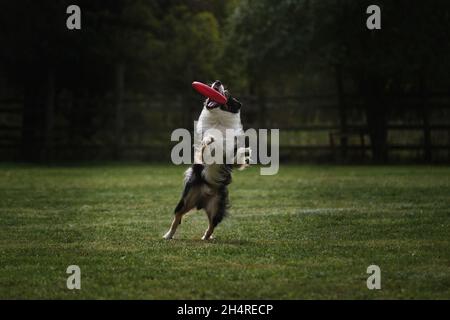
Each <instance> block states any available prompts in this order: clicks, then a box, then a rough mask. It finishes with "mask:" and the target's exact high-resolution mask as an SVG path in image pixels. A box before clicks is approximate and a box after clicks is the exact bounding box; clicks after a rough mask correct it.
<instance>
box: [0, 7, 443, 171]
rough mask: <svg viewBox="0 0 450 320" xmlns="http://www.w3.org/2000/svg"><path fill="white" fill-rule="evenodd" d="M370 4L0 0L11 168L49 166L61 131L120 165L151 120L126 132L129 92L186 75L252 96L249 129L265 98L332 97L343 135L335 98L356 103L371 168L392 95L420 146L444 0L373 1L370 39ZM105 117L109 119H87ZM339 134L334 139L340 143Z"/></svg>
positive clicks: (165, 85) (152, 94) (438, 88)
mask: <svg viewBox="0 0 450 320" xmlns="http://www.w3.org/2000/svg"><path fill="white" fill-rule="evenodd" d="M71 4H76V5H78V6H79V7H80V8H81V21H82V22H81V26H82V27H81V30H68V29H67V28H66V19H67V17H68V16H69V15H68V14H67V13H66V8H67V7H68V6H69V5H71ZM371 4H374V3H373V1H365V0H326V1H323V0H320V1H319V0H297V1H292V0H279V1H272V0H257V1H251V0H242V1H220V0H184V1H182V0H154V1H143V0H111V1H92V0H90V1H88V0H84V1H75V2H74V1H63V0H41V1H32V0H28V1H27V0H17V1H2V3H1V5H0V43H1V50H0V99H3V100H5V101H7V100H8V99H10V98H11V99H19V100H18V101H20V103H21V105H22V108H21V112H20V118H21V120H20V135H19V140H18V141H17V142H16V146H17V147H18V149H19V152H18V156H17V157H16V159H18V160H26V161H36V160H41V161H42V160H43V161H46V160H51V159H52V158H53V155H52V150H53V149H54V148H53V147H54V145H55V141H57V140H58V135H59V133H58V131H57V130H56V129H55V128H56V127H58V126H60V125H61V124H63V127H64V128H65V129H64V130H65V131H67V132H71V133H70V134H69V136H70V138H69V139H68V140H64V142H63V143H64V144H67V145H76V144H80V143H82V142H85V141H91V142H92V141H94V140H95V141H96V142H100V143H102V144H105V145H108V146H112V148H113V149H114V150H113V153H112V154H113V156H114V157H115V158H120V154H121V150H122V147H123V145H124V144H127V143H129V142H128V141H127V140H126V139H125V138H124V130H125V127H126V126H131V127H132V126H133V125H134V124H135V125H136V126H138V124H139V123H140V121H141V122H142V119H144V118H148V117H152V116H153V115H154V113H153V112H154V110H152V109H151V108H148V109H142V110H141V111H139V112H136V113H135V115H134V116H135V118H134V120H133V119H131V120H130V119H128V120H127V124H126V123H125V120H124V119H125V116H124V113H125V112H126V110H125V109H126V108H127V107H129V104H127V103H126V102H125V101H126V100H127V99H128V98H129V97H144V96H145V97H147V99H150V100H152V99H154V100H155V101H156V100H157V99H159V97H164V99H166V100H170V99H178V98H179V97H189V96H190V95H192V92H191V91H192V90H191V88H190V83H191V82H192V81H193V80H200V81H205V82H206V81H211V80H214V79H216V78H220V79H221V80H222V81H223V82H224V83H227V84H232V87H233V91H234V92H237V93H239V94H240V95H246V96H252V97H255V101H257V102H258V103H257V105H258V108H260V110H259V116H260V117H261V121H260V122H259V124H260V126H264V118H265V110H264V108H265V104H264V100H265V99H266V98H268V97H273V96H298V95H304V94H315V95H321V94H325V93H330V92H331V93H333V94H336V96H337V97H338V103H337V104H336V108H337V109H338V114H339V124H340V130H341V131H342V132H343V133H345V132H346V131H348V130H350V129H349V125H348V121H347V118H348V112H349V110H348V108H347V101H346V97H347V96H348V95H353V96H356V97H358V98H359V99H360V100H361V101H362V103H361V104H360V108H361V112H362V113H363V114H364V116H365V119H366V120H365V121H366V123H365V126H366V129H367V132H368V135H369V137H370V146H371V151H372V155H373V157H374V159H375V160H376V161H379V162H386V161H387V160H388V115H389V113H390V112H392V109H393V108H395V107H396V106H395V105H394V104H393V103H392V102H391V101H392V99H391V97H395V96H409V97H412V98H414V99H416V100H415V101H417V103H416V105H417V106H416V111H418V112H419V114H421V116H422V118H423V119H422V120H423V124H424V140H425V142H424V143H425V144H427V143H428V144H430V139H431V136H430V131H429V130H427V125H429V121H428V118H429V110H428V109H429V108H428V104H427V103H426V101H427V97H428V96H430V95H432V94H436V93H439V94H444V95H450V92H449V88H450V74H449V70H450V68H449V67H450V65H449V58H448V57H449V56H450V37H449V36H450V34H449V33H450V2H448V1H445V0H432V1H406V0H399V1H384V0H379V1H376V4H377V5H379V6H380V8H381V15H382V29H381V30H368V29H367V27H366V19H367V17H368V15H367V14H366V8H367V7H368V6H369V5H371ZM181 99H182V98H181ZM105 101H108V102H107V103H105ZM105 109H107V110H105ZM0 111H1V110H0ZM105 112H106V113H107V114H108V115H109V116H108V117H101V116H99V115H103V114H105ZM155 114H156V113H155ZM405 118H407V112H406V113H405ZM5 119H9V118H4V119H3V123H1V124H0V125H4V126H5V127H8V123H6V122H8V121H7V120H5ZM130 121H131V123H130ZM133 121H135V122H133ZM286 121H292V119H286ZM100 128H102V130H103V131H102V135H99V134H98V131H99V130H100ZM105 128H106V129H105ZM2 132H3V131H2ZM1 134H2V133H0V135H1ZM346 139H347V138H346V135H345V134H343V135H342V136H341V141H340V144H341V145H343V146H345V145H346V144H347V140H346ZM426 153H427V152H426ZM430 157H431V155H427V154H425V158H428V160H430Z"/></svg>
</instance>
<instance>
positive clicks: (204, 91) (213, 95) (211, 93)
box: [192, 81, 227, 104]
mask: <svg viewBox="0 0 450 320" xmlns="http://www.w3.org/2000/svg"><path fill="white" fill-rule="evenodd" d="M192 88H194V89H195V90H196V91H197V92H198V93H200V94H201V95H203V96H205V97H207V98H210V99H211V100H213V101H215V102H217V103H219V104H225V103H227V98H226V97H225V96H224V95H223V94H221V93H220V92H219V91H217V90H215V89H213V88H211V87H210V86H208V85H206V84H204V83H201V82H198V81H194V82H192Z"/></svg>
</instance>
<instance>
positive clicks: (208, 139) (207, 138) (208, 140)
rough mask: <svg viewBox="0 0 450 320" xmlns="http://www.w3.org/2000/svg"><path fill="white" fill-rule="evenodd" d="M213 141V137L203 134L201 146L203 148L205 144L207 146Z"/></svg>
mask: <svg viewBox="0 0 450 320" xmlns="http://www.w3.org/2000/svg"><path fill="white" fill-rule="evenodd" d="M213 142H214V137H213V136H209V135H208V136H205V137H204V138H203V140H202V147H203V148H205V147H207V146H209V145H210V144H211V143H213Z"/></svg>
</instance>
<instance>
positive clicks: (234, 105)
mask: <svg viewBox="0 0 450 320" xmlns="http://www.w3.org/2000/svg"><path fill="white" fill-rule="evenodd" d="M227 106H228V108H229V110H230V111H231V112H233V113H238V112H239V110H240V109H241V107H242V103H240V102H239V101H238V100H237V99H235V98H233V97H232V96H229V97H228V100H227Z"/></svg>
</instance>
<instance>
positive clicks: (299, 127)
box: [0, 94, 450, 163]
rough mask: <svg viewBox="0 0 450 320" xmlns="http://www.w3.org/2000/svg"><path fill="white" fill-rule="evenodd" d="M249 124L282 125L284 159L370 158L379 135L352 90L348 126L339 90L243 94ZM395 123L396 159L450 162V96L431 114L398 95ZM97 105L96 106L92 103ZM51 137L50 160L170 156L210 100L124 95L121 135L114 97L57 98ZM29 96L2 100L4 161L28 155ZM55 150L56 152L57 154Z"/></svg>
mask: <svg viewBox="0 0 450 320" xmlns="http://www.w3.org/2000/svg"><path fill="white" fill-rule="evenodd" d="M241 101H242V102H243V109H242V120H243V124H244V127H245V128H255V129H259V128H267V129H271V128H274V129H280V157H281V161H294V162H299V161H328V162H330V161H338V162H370V161H371V159H372V151H371V150H372V149H371V139H370V136H369V134H368V130H367V125H366V119H365V113H364V108H363V102H362V101H361V100H360V99H359V98H358V97H353V96H347V97H346V99H345V101H346V125H345V132H343V130H342V118H341V117H340V115H339V109H338V107H337V103H338V99H337V97H336V96H335V95H317V96H297V97H270V98H265V99H263V100H262V99H258V98H254V97H242V98H241ZM389 101H390V102H389V103H390V105H391V106H392V107H391V108H390V109H389V115H388V121H387V130H388V152H389V159H390V161H392V162H397V161H402V162H418V161H426V162H440V163H449V162H450V107H449V106H450V96H447V95H439V94H435V95H430V96H429V97H428V98H427V105H426V110H427V112H426V114H427V116H426V118H424V113H423V108H420V107H418V106H419V105H420V103H421V102H420V99H419V98H418V97H414V96H397V97H390V100H389ZM92 104H93V105H95V106H96V107H95V109H92V108H90V107H87V106H88V105H92ZM55 105H56V106H55V115H54V119H55V120H54V125H53V126H52V128H51V131H52V134H51V137H52V138H51V140H52V141H50V143H48V141H47V143H43V142H42V141H41V140H42V139H43V138H42V137H41V136H40V135H39V134H38V135H37V136H36V142H35V146H37V148H36V150H35V152H37V153H40V154H44V155H46V156H43V157H41V156H38V157H37V158H38V159H45V160H46V161H71V160H73V161H80V160H109V159H124V160H148V161H169V159H170V149H171V147H172V146H173V145H174V144H175V142H171V141H170V134H171V132H172V131H173V130H174V129H176V128H180V127H182V128H187V129H190V130H192V128H193V121H194V120H195V119H196V118H197V117H198V115H199V113H200V111H201V108H202V102H201V100H200V99H199V97H198V96H190V97H187V98H182V97H176V98H173V97H172V98H170V99H167V98H155V97H152V98H149V97H140V98H136V97H133V98H124V100H123V107H122V114H121V117H122V121H121V122H120V123H121V126H122V127H121V128H120V139H119V140H120V142H119V141H118V139H117V128H116V127H115V126H116V124H117V121H116V118H115V114H114V112H115V110H116V109H115V108H114V101H113V99H108V98H104V99H98V100H96V101H95V102H92V101H88V100H83V99H78V100H71V101H68V100H67V99H64V98H60V99H57V101H56V104H55ZM22 114H23V101H21V100H20V99H3V100H0V160H3V161H16V160H21V153H22V152H23V139H22V136H23V132H24V130H26V129H27V128H24V127H23V126H22V123H23V121H22ZM49 155H50V156H49Z"/></svg>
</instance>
